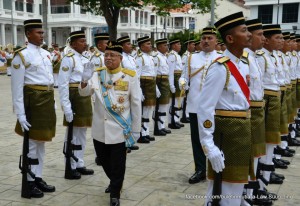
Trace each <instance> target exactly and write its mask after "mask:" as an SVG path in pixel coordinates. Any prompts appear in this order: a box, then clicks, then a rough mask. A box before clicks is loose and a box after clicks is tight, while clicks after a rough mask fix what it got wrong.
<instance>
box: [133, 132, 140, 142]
mask: <svg viewBox="0 0 300 206" xmlns="http://www.w3.org/2000/svg"><path fill="white" fill-rule="evenodd" d="M131 134H132V137H133V138H134V139H135V141H138V139H139V138H140V133H139V132H131Z"/></svg>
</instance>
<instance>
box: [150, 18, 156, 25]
mask: <svg viewBox="0 0 300 206" xmlns="http://www.w3.org/2000/svg"><path fill="white" fill-rule="evenodd" d="M150 24H151V26H153V25H155V16H154V15H151V16H150Z"/></svg>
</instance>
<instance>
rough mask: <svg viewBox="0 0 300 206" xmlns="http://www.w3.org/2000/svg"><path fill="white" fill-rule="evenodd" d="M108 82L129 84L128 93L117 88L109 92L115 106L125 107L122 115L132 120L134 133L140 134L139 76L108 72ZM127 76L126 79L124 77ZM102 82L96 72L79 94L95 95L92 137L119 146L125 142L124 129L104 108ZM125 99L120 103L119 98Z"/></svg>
mask: <svg viewBox="0 0 300 206" xmlns="http://www.w3.org/2000/svg"><path fill="white" fill-rule="evenodd" d="M105 73H106V80H105V81H106V82H107V81H109V80H112V81H113V82H115V81H116V80H119V79H122V81H125V82H127V83H128V90H127V91H119V90H115V87H113V88H111V89H109V90H107V91H108V95H109V96H110V98H111V100H112V102H113V104H116V105H117V106H121V105H123V106H124V112H122V113H121V115H122V116H123V117H124V118H125V119H128V118H131V129H132V132H140V130H141V95H140V93H139V92H137V88H138V87H139V80H138V77H137V75H135V76H133V77H132V76H130V75H128V74H125V73H123V72H122V71H120V72H118V73H115V74H110V73H108V72H107V71H105ZM123 75H125V76H124V77H122V76H123ZM100 88H101V87H100V81H99V77H98V72H95V73H94V75H93V77H92V79H91V81H89V84H88V86H87V87H85V88H83V89H81V87H80V86H79V94H80V95H82V96H88V95H92V94H95V97H96V98H95V104H94V105H95V106H94V113H93V124H92V137H93V138H94V139H95V140H97V141H100V142H103V143H105V144H117V143H121V142H124V135H123V128H122V127H121V126H120V125H119V124H118V123H117V122H116V121H115V120H114V119H113V118H112V117H111V116H110V114H109V113H108V111H107V110H106V109H105V107H104V103H103V102H104V100H103V94H102V91H101V89H100ZM120 97H121V98H123V99H124V102H123V103H120V102H119V98H120Z"/></svg>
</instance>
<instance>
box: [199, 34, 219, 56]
mask: <svg viewBox="0 0 300 206" xmlns="http://www.w3.org/2000/svg"><path fill="white" fill-rule="evenodd" d="M216 45H217V37H216V35H214V34H204V35H202V37H201V48H202V51H204V52H212V51H213V50H215V47H216Z"/></svg>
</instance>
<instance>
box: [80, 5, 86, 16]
mask: <svg viewBox="0 0 300 206" xmlns="http://www.w3.org/2000/svg"><path fill="white" fill-rule="evenodd" d="M86 11H87V10H86V8H85V7H82V6H80V13H81V14H86Z"/></svg>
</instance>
